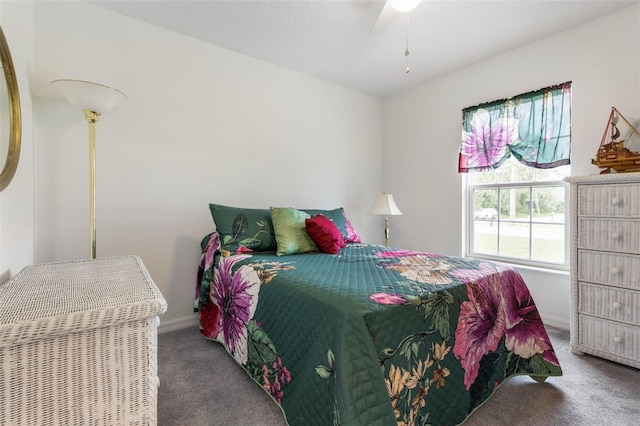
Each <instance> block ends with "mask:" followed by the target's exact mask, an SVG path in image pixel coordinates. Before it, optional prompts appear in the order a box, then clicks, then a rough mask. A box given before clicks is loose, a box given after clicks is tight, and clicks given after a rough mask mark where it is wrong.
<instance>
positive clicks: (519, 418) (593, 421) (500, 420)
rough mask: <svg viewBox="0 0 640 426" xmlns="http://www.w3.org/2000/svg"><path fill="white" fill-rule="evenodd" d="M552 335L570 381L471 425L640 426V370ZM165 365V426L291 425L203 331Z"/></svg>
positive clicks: (524, 384) (500, 396) (524, 394)
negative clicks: (574, 348)
mask: <svg viewBox="0 0 640 426" xmlns="http://www.w3.org/2000/svg"><path fill="white" fill-rule="evenodd" d="M548 332H549V335H550V337H551V340H552V342H553V345H554V347H555V349H556V353H557V356H558V359H559V360H560V364H561V366H562V368H563V371H564V376H562V377H551V378H549V379H548V380H547V382H546V383H543V384H539V383H536V382H534V381H533V380H531V379H530V378H529V377H526V376H523V377H515V378H512V379H509V380H507V381H506V382H505V383H503V384H502V386H501V387H500V388H499V389H498V390H497V391H496V393H495V394H494V395H493V396H492V397H491V398H490V399H489V401H488V402H486V403H485V404H484V405H483V406H481V407H480V408H479V409H477V410H476V412H475V413H473V414H472V415H471V417H470V418H469V419H468V420H467V421H466V422H465V423H464V425H465V426H479V425H509V426H516V425H522V426H531V425H545V426H547V425H615V426H627V425H628V426H632V425H633V426H636V425H640V370H637V369H634V368H631V367H626V366H623V365H619V364H616V363H613V362H609V361H605V360H602V359H599V358H596V357H592V356H588V355H585V356H577V355H574V354H572V353H571V351H570V350H569V333H568V332H567V331H564V330H559V329H555V328H551V327H549V328H548ZM158 358H159V359H158V362H159V364H158V375H159V376H160V389H159V391H158V425H159V426H182V425H185V426H186V425H189V426H204V425H225V426H235V425H243V426H244V425H260V426H283V425H285V424H286V423H285V421H284V416H283V415H282V412H281V411H280V409H279V408H278V406H277V405H276V404H275V403H274V402H273V401H272V400H271V399H270V398H269V396H267V394H266V393H265V392H264V391H263V390H262V389H260V387H259V386H258V385H257V384H256V383H254V382H253V381H252V380H251V379H249V377H248V376H247V375H246V374H245V373H244V371H243V370H242V369H241V368H240V367H239V366H238V365H237V364H236V363H235V361H233V359H232V358H231V357H230V356H229V355H228V354H227V353H226V352H225V351H224V349H223V347H222V345H220V344H218V343H216V342H212V341H209V340H206V339H205V338H203V337H202V336H201V335H200V334H199V332H198V330H197V328H195V327H194V328H188V329H184V330H178V331H174V332H170V333H165V334H161V335H160V336H159V337H158ZM246 407H251V409H250V410H247V409H246ZM291 426H299V425H291ZM302 426H303V425H302ZM390 426H394V425H390ZM434 426H435V425H434Z"/></svg>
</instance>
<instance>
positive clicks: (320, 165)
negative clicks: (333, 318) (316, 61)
mask: <svg viewBox="0 0 640 426" xmlns="http://www.w3.org/2000/svg"><path fill="white" fill-rule="evenodd" d="M34 7H35V27H36V47H38V46H42V45H44V43H42V41H44V40H46V41H47V43H46V45H51V44H53V45H55V46H57V47H56V49H53V50H51V51H49V50H46V49H36V70H37V73H38V75H39V76H40V77H43V76H46V78H47V79H48V80H49V81H50V80H54V79H57V78H78V79H84V80H90V81H95V82H98V83H102V84H106V85H109V86H112V87H115V88H117V89H119V90H122V91H123V92H125V93H126V94H127V97H128V98H127V100H126V101H125V102H124V103H123V104H121V105H120V106H118V107H117V108H116V109H114V110H112V111H110V112H108V113H106V114H104V115H103V116H102V117H101V118H100V121H99V123H98V124H97V134H96V140H97V165H96V173H97V183H96V186H97V189H96V192H97V212H96V216H97V218H96V220H97V242H98V243H97V254H98V256H99V257H102V256H112V255H122V254H136V255H139V256H141V258H142V260H143V261H144V263H145V265H146V266H147V268H148V269H149V271H150V273H151V276H152V277H153V279H154V281H156V283H157V285H158V287H159V288H160V290H161V292H162V293H163V295H164V297H165V298H166V299H167V301H168V306H169V307H168V311H167V314H165V316H164V317H163V319H162V324H161V327H162V326H163V325H164V326H167V324H168V326H169V327H174V326H175V327H177V326H180V325H184V323H185V322H189V321H194V320H195V316H194V314H193V309H192V308H193V295H194V288H195V277H196V270H197V264H198V260H199V255H200V247H199V243H200V239H201V238H202V237H203V236H204V235H205V234H207V233H208V232H210V231H211V230H212V220H211V217H210V214H209V210H208V203H210V202H215V203H221V204H228V205H235V206H244V207H264V208H268V207H269V206H270V205H275V206H293V207H300V208H334V207H338V206H344V207H345V210H346V212H347V213H348V215H349V216H350V218H351V219H352V221H353V222H354V225H355V227H356V229H357V230H358V231H359V232H361V234H362V235H363V236H364V238H366V239H371V238H373V236H376V237H378V235H379V234H380V227H381V222H380V220H379V218H376V217H371V216H367V215H366V212H367V211H368V209H369V207H370V204H371V203H372V202H373V199H374V198H375V195H376V194H377V193H378V191H379V190H380V187H381V157H380V156H381V132H382V130H381V122H382V101H381V100H380V99H378V98H375V97H372V96H368V95H364V94H361V93H358V92H355V91H353V90H350V89H346V88H343V87H340V86H337V85H334V84H330V83H326V82H323V81H321V80H318V79H315V78H312V77H309V76H306V75H303V74H300V73H297V72H294V71H290V70H286V69H283V68H279V67H276V66H273V65H270V64H268V63H265V62H261V61H258V60H254V59H250V58H248V57H245V56H241V55H238V54H235V53H233V52H230V51H227V50H224V49H221V48H217V47H214V46H211V45H208V44H205V43H202V42H199V41H196V40H193V39H189V38H186V37H183V36H180V35H177V34H175V33H172V32H169V31H165V30H161V29H159V28H156V27H153V26H150V25H147V24H144V23H141V22H139V21H135V20H133V19H129V18H125V17H122V16H119V15H116V14H113V13H111V12H107V11H104V10H103V9H100V8H96V7H94V6H91V5H88V4H83V3H76V2H36V3H35V6H34ZM45 63H46V64H50V65H47V66H44V65H43V64H45ZM51 64H53V65H51ZM36 116H37V151H38V161H37V169H38V181H37V194H38V211H37V224H38V235H37V241H38V250H37V260H38V261H39V262H46V261H57V260H69V259H79V258H86V257H88V256H89V225H88V223H89V219H88V191H89V190H88V154H87V153H88V148H87V144H88V130H87V123H86V122H85V121H84V116H83V114H82V112H81V111H77V110H74V109H73V107H71V106H70V105H69V104H68V103H67V102H66V101H65V100H63V99H62V98H39V99H37V100H36Z"/></svg>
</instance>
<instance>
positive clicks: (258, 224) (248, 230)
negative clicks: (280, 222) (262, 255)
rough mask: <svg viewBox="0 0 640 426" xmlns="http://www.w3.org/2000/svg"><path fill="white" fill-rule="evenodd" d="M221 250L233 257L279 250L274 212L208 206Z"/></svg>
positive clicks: (214, 205) (218, 205) (217, 205)
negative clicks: (239, 254)
mask: <svg viewBox="0 0 640 426" xmlns="http://www.w3.org/2000/svg"><path fill="white" fill-rule="evenodd" d="M209 210H211V216H212V217H213V222H214V223H215V225H216V231H217V232H218V234H219V235H220V244H221V246H222V247H221V249H222V250H226V251H229V252H230V253H231V254H238V253H248V252H264V251H276V239H275V235H274V233H273V223H272V222H271V212H270V211H269V210H268V209H243V208H238V207H228V206H222V205H220V204H209Z"/></svg>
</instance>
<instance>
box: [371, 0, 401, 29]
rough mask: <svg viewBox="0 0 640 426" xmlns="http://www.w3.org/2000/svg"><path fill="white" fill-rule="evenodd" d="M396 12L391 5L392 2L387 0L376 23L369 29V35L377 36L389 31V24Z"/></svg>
mask: <svg viewBox="0 0 640 426" xmlns="http://www.w3.org/2000/svg"><path fill="white" fill-rule="evenodd" d="M396 14H397V12H396V10H395V9H394V8H393V7H392V6H391V2H390V1H389V0H387V2H386V3H385V4H384V6H383V8H382V10H381V11H380V15H378V19H377V20H376V23H375V24H374V25H373V27H372V28H371V31H369V35H372V36H377V35H382V34H384V33H385V32H386V31H387V28H389V24H391V21H392V20H393V18H394V17H395V16H396Z"/></svg>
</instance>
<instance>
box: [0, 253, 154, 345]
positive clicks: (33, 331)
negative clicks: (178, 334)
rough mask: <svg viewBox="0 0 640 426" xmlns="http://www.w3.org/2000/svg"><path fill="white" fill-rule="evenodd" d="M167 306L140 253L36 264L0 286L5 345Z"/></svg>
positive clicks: (1, 334)
mask: <svg viewBox="0 0 640 426" xmlns="http://www.w3.org/2000/svg"><path fill="white" fill-rule="evenodd" d="M166 309H167V303H166V301H165V300H164V298H163V297H162V294H161V293H160V291H159V290H158V288H157V287H156V285H155V283H154V282H153V280H152V279H151V277H150V275H149V273H148V271H147V269H146V268H145V266H144V264H143V263H142V260H141V259H140V258H139V257H137V256H119V257H105V258H99V259H90V260H78V261H69V262H55V263H43V264H38V265H31V266H27V267H26V268H24V269H23V270H22V271H20V273H19V274H18V275H16V276H15V277H14V278H12V279H11V280H9V281H8V282H6V283H5V284H4V285H2V286H0V346H6V345H7V344H15V343H17V342H19V341H23V340H31V339H33V338H41V337H45V336H51V335H53V334H60V333H69V332H72V331H76V330H82V329H90V328H96V327H102V326H106V325H109V324H115V323H119V322H125V321H134V320H137V319H141V318H146V317H150V316H155V315H160V314H162V313H164V312H165V311H166Z"/></svg>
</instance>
